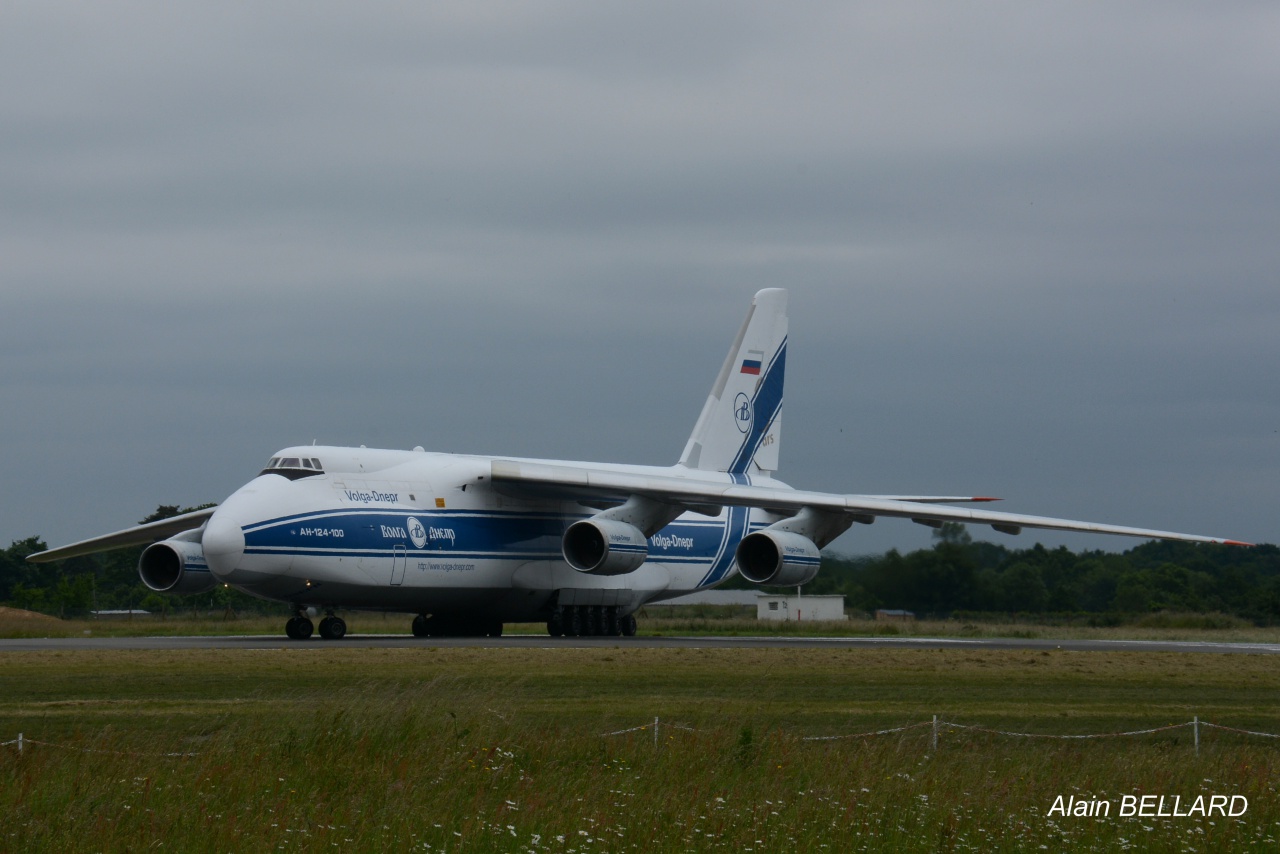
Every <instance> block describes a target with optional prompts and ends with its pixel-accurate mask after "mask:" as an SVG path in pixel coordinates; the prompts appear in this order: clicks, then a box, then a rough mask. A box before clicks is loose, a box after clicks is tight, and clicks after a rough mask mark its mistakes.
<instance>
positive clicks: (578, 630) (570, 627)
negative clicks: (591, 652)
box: [564, 606, 582, 638]
mask: <svg viewBox="0 0 1280 854" xmlns="http://www.w3.org/2000/svg"><path fill="white" fill-rule="evenodd" d="M568 617H569V620H568V622H567V623H566V624H565V627H564V633H565V634H566V635H569V636H570V637H575V638H577V637H582V609H581V608H576V607H573V606H570V608H569V611H568Z"/></svg>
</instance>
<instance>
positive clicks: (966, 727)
mask: <svg viewBox="0 0 1280 854" xmlns="http://www.w3.org/2000/svg"><path fill="white" fill-rule="evenodd" d="M925 727H928V728H929V729H930V736H929V748H930V749H931V750H937V749H938V739H939V736H940V735H941V734H942V733H943V732H944V731H946V732H950V731H960V732H975V733H983V734H985V735H998V736H1002V737H1005V738H1038V739H1056V740H1063V741H1071V740H1082V739H1099V738H1130V737H1136V736H1141V735H1151V734H1153V733H1157V732H1169V731H1172V730H1177V729H1188V728H1189V729H1191V731H1192V733H1193V743H1194V744H1195V751H1196V753H1199V752H1200V730H1201V729H1218V730H1222V731H1223V732H1233V733H1236V734H1237V735H1245V736H1252V737H1257V738H1280V733H1274V732H1258V731H1257V730H1249V729H1241V728H1239V727H1232V726H1225V725H1223V724H1215V723H1211V722H1210V721H1202V720H1200V717H1199V715H1197V716H1195V717H1193V718H1192V719H1191V720H1189V721H1187V722H1186V723H1181V724H1167V725H1165V726H1158V727H1151V728H1150V729H1135V730H1127V731H1125V732H1096V733H1084V734H1071V735H1055V734H1053V733H1044V732H1013V731H1010V730H1002V729H993V728H992V727H986V726H982V725H980V724H961V723H956V722H954V721H947V720H943V719H941V718H939V717H938V716H937V715H934V716H933V719H932V720H928V721H921V722H919V723H914V724H906V725H904V726H898V727H890V728H889V729H878V730H871V731H869V732H854V733H844V734H842V735H808V736H803V737H801V739H800V740H801V741H815V742H816V741H850V740H854V739H866V738H876V737H878V736H884V735H894V734H896V733H904V732H910V731H912V730H918V729H924V728H925ZM663 728H665V729H671V730H675V731H677V732H692V733H697V732H707V731H708V730H700V729H698V728H696V727H691V726H686V725H684V724H679V723H672V722H670V721H667V722H663V721H662V719H661V718H660V717H654V719H653V723H643V724H640V725H639V726H633V727H628V728H627V729H620V730H615V731H614V732H604V733H600V736H599V737H600V738H613V737H616V736H620V735H630V734H633V733H640V732H649V731H652V734H653V746H654V748H655V749H656V748H658V747H659V746H660V742H659V740H658V733H659V730H661V729H663ZM29 745H34V746H38V747H52V748H54V749H57V750H72V751H78V752H80V753H107V754H114V755H117V756H157V757H190V756H198V755H199V754H198V753H140V752H136V751H123V750H103V749H99V748H91V747H73V746H71V745H66V744H55V743H53V742H48V741H37V740H36V739H33V738H27V737H26V736H25V734H23V733H18V737H17V738H15V739H13V740H12V741H0V747H14V748H16V750H17V752H18V754H22V753H24V752H25V751H26V749H27V747H28V746H29Z"/></svg>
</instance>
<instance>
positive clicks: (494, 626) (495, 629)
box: [487, 620, 502, 638]
mask: <svg viewBox="0 0 1280 854" xmlns="http://www.w3.org/2000/svg"><path fill="white" fill-rule="evenodd" d="M487 636H488V637H491V638H500V637H502V623H501V622H500V621H498V620H494V621H493V622H492V623H490V624H489V631H488V632H487Z"/></svg>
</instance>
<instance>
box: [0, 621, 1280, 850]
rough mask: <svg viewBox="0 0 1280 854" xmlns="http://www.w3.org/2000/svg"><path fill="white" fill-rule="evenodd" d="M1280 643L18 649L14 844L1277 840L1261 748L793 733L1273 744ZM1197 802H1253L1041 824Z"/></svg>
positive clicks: (1175, 845)
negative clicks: (1133, 804)
mask: <svg viewBox="0 0 1280 854" xmlns="http://www.w3.org/2000/svg"><path fill="white" fill-rule="evenodd" d="M1272 661H1273V660H1272V659H1269V658H1263V657H1261V656H1207V655H1187V654H1183V655H1179V654H1168V653H1164V654H1133V653H1128V654H1122V653H1070V652H1053V653H1048V652H1045V653H1026V652H1021V653H999V652H983V651H940V650H905V651H904V650H887V651H875V650H872V651H849V650H838V651H793V650H754V651H753V650H679V649H676V650H643V649H628V648H626V646H625V645H624V644H623V643H622V642H621V641H620V642H619V645H618V647H617V648H616V649H612V648H606V649H594V650H588V649H563V648H551V649H537V650H528V649H517V650H511V649H445V648H439V649H433V648H431V647H418V648H413V649H404V650H386V649H368V648H360V647H358V646H356V645H350V646H338V647H334V646H332V645H319V644H316V645H304V646H302V647H298V646H289V645H285V644H282V648H281V649H275V650H257V651H250V650H241V651H226V650H224V651H216V650H214V651H209V650H190V651H183V652H163V651H140V652H77V653H59V652H49V653H4V654H0V739H3V740H8V739H10V738H12V737H13V736H14V735H15V734H16V733H17V732H19V731H22V732H24V733H25V736H26V738H27V739H34V740H39V741H42V742H48V743H49V744H48V745H46V744H30V743H29V744H28V745H27V746H26V749H25V750H24V751H23V752H22V754H21V755H19V754H17V753H16V752H15V750H14V748H13V747H12V746H9V747H4V748H0V850H3V851H37V852H39V851H51V852H52V851H57V852H64V851H140V850H150V849H152V848H156V849H159V850H177V851H273V850H301V851H320V850H331V849H333V848H335V847H336V848H338V849H345V850H350V851H384V850H395V851H414V850H416V851H442V850H444V851H452V852H487V851H554V852H568V851H573V852H601V851H605V852H609V851H617V852H622V851H645V852H648V851H657V852H665V851H714V850H721V849H725V850H730V849H731V850H751V851H779V850H802V851H823V850H830V851H844V850H854V851H856V850H898V851H937V850H943V851H965V850H982V851H988V850H1030V851H1036V850H1041V848H1040V846H1047V849H1048V850H1064V849H1069V850H1099V851H1102V850H1106V851H1111V850H1123V849H1125V848H1126V847H1127V848H1131V849H1133V850H1151V851H1224V850H1255V849H1261V850H1269V849H1273V848H1274V847H1275V843H1276V839H1277V833H1276V831H1277V829H1278V828H1280V825H1278V824H1277V822H1280V806H1277V803H1278V802H1277V797H1276V790H1275V782H1274V780H1275V777H1276V773H1277V772H1278V771H1280V763H1278V762H1277V757H1278V754H1277V752H1276V751H1277V750H1278V749H1280V745H1277V744H1275V743H1274V742H1273V741H1271V740H1261V739H1251V738H1249V737H1246V736H1243V735H1239V734H1236V733H1231V732H1225V731H1220V730H1215V731H1213V732H1211V733H1205V734H1204V742H1203V744H1202V745H1201V749H1200V751H1199V753H1197V752H1196V751H1195V749H1194V747H1193V745H1192V743H1191V733H1190V732H1189V731H1188V730H1186V729H1179V730H1167V731H1163V732H1160V733H1155V734H1153V735H1148V736H1140V737H1134V738H1125V739H1110V740H1097V741H1094V740H1028V739H1014V738H1007V737H999V736H994V735H991V734H985V733H980V732H975V731H969V730H966V731H956V730H944V731H943V732H942V733H941V735H940V740H939V742H938V745H937V748H936V750H935V749H934V748H933V747H932V745H931V732H930V728H928V727H919V728H915V729H911V730H908V731H906V732H901V733H895V734H891V735H884V736H878V737H848V738H841V739H838V740H831V741H814V740H807V739H808V738H810V737H813V736H848V735H852V734H854V733H860V732H865V731H868V730H874V729H880V728H884V727H889V726H895V725H901V724H908V723H915V722H917V721H921V720H929V718H930V714H931V713H932V712H937V713H942V714H943V715H945V716H946V717H947V718H948V719H951V720H955V721H958V722H961V723H983V724H986V725H988V726H991V727H993V728H1001V729H1013V730H1020V731H1034V732H1040V733H1046V734H1060V735H1065V734H1079V733H1096V732H1103V731H1114V730H1120V729H1135V728H1140V727H1144V726H1154V725H1161V724H1168V723H1181V722H1183V721H1186V720H1189V719H1190V718H1191V716H1192V714H1199V715H1200V716H1201V717H1202V718H1209V719H1211V720H1215V721H1217V722H1220V723H1226V724H1232V725H1237V726H1248V727H1250V728H1256V729H1261V730H1266V731H1270V732H1280V712H1278V711H1277V710H1276V707H1275V704H1274V698H1275V696H1276V688H1277V681H1278V678H1277V676H1276V675H1275V670H1274V666H1273V665H1272ZM655 715H659V716H660V717H661V722H660V726H659V728H658V730H657V736H658V738H657V741H656V743H655V739H654V729H653V728H652V721H653V718H654V716H655ZM640 727H643V728H640ZM621 730H627V731H626V732H619V731H621ZM615 733H616V734H615ZM51 745H52V746H51ZM1202 793H1203V794H1220V795H1221V794H1225V795H1233V794H1241V795H1244V796H1246V797H1247V798H1248V799H1249V811H1248V812H1247V813H1246V814H1245V815H1244V816H1242V817H1240V818H1238V819H1224V818H1222V817H1213V818H1205V819H1187V818H1179V819H1173V818H1159V819H1157V818H1146V819H1124V818H1120V817H1119V816H1118V815H1117V814H1116V811H1117V809H1118V808H1117V806H1113V807H1112V809H1113V813H1112V816H1110V817H1108V818H1106V819H1082V818H1062V817H1058V816H1050V815H1048V811H1049V809H1050V807H1051V806H1052V804H1053V802H1054V799H1055V798H1056V797H1057V796H1059V795H1063V796H1075V797H1077V798H1099V799H1108V800H1112V801H1118V799H1119V798H1120V797H1121V796H1123V795H1125V794H1138V795H1142V794H1165V795H1170V796H1172V795H1180V796H1182V798H1183V800H1184V801H1188V800H1189V799H1190V798H1192V797H1194V796H1196V795H1198V794H1202Z"/></svg>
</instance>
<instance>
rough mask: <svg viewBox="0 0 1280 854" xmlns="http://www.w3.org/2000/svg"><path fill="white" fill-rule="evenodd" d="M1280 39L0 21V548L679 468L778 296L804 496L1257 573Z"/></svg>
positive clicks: (1111, 16)
mask: <svg viewBox="0 0 1280 854" xmlns="http://www.w3.org/2000/svg"><path fill="white" fill-rule="evenodd" d="M1277 45H1280V7H1277V6H1276V4H1274V3H1268V2H1217V3H1179V2H1168V0H1162V2H1152V3H1141V2H1135V3H1124V4H1110V3H1081V2H1062V3H1036V4H1023V3H1009V2H1004V3H962V4H957V3H937V4H915V3H910V2H895V3H868V4H859V3H849V2H832V3H823V2H812V3H804V4H751V3H742V2H724V3H696V2H695V3H690V2H678V3H662V2H652V1H651V2H645V3H636V4H612V3H598V2H582V3H574V2H566V3H489V2H475V0H471V2H465V3H431V4H416V3H360V4H356V3H350V4H345V3H332V2H310V3H276V4H263V3H243V4H239V3H230V2H225V3H214V4H211V3H199V4H196V3H171V2H166V3H145V2H143V3H128V2H122V3H111V4H92V3H90V4H86V3H83V2H75V3H71V2H58V0H39V2H22V0H11V2H8V3H6V4H5V7H4V11H3V12H0V79H3V80H4V81H5V85H4V86H3V87H0V390H2V394H3V405H2V406H0V443H2V444H0V450H2V453H0V488H2V490H3V491H2V493H0V494H2V495H3V498H2V499H0V540H2V541H3V542H4V543H6V544H7V543H8V542H9V541H11V540H14V539H22V538H25V537H27V536H31V535H33V534H38V535H40V536H42V537H44V538H45V539H46V540H47V541H48V542H49V543H50V544H51V545H56V544H59V543H65V542H68V541H71V540H78V539H82V538H85V537H89V536H93V535H96V534H100V533H105V532H108V531H111V530H115V529H118V528H121V527H126V526H128V525H131V524H133V523H135V522H136V521H137V520H139V519H141V518H142V517H143V516H145V515H146V514H148V513H150V512H151V511H152V510H154V509H155V507H156V506H157V505H158V504H162V503H164V504H184V505H189V504H196V503H202V502H207V501H220V500H222V499H223V498H224V497H225V496H226V495H228V494H229V493H231V492H232V491H234V490H235V489H236V488H237V487H238V486H240V485H241V483H243V482H244V481H246V480H248V479H249V478H251V477H252V476H253V475H254V474H255V473H256V472H257V470H258V469H259V468H260V467H261V466H262V464H263V463H264V462H265V461H266V460H267V458H268V457H270V456H271V455H272V453H273V452H274V451H275V450H277V449H278V448H280V447H283V446H286V445H291V444H297V443H308V442H311V441H312V440H313V439H314V440H318V441H319V442H320V443H322V444H326V443H327V444H367V445H369V446H384V447H412V446H414V445H419V444H420V445H423V446H425V447H427V448H428V449H431V450H444V451H459V452H468V453H482V454H499V455H523V456H535V457H550V458H561V459H584V460H608V461H615V462H636V463H648V464H667V463H672V462H674V461H675V459H676V458H677V456H678V455H679V453H680V451H681V449H682V448H683V446H684V442H685V439H686V437H687V435H688V433H689V430H690V429H691V428H692V425H693V422H694V420H695V419H696V417H697V415H698V412H699V410H700V409H701V406H702V402H703V400H704V398H705V396H706V393H707V391H708V389H709V387H710V384H711V381H712V379H713V378H714V376H715V373H716V371H717V370H718V368H719V366H720V362H721V360H722V359H723V358H724V352H725V350H726V348H727V347H728V344H729V342H730V340H731V339H732V336H733V334H734V333H735V332H736V331H737V328H738V325H739V323H740V321H741V318H742V316H743V313H744V312H745V310H746V307H747V305H748V303H749V301H750V298H751V295H752V294H753V293H754V292H755V291H756V290H758V289H760V288H763V287H778V286H781V287H787V288H789V289H790V291H791V346H790V353H789V358H788V369H789V375H788V377H787V388H786V399H787V403H786V409H785V421H784V433H783V448H782V470H781V472H780V473H779V475H780V477H782V478H783V479H785V480H787V481H788V482H790V483H792V484H793V485H795V486H798V487H804V488H810V489H823V490H831V491H840V492H871V493H906V492H924V493H943V494H952V493H973V494H988V495H999V496H1003V497H1004V498H1006V499H1007V500H1006V501H1005V502H1004V504H1003V506H1002V508H1001V509H1005V510H1009V511H1011V512H1024V513H1037V514H1044V515H1054V516H1065V517H1068V518H1078V519H1087V520H1091V521H1100V522H1113V523H1118V524H1128V525H1137V526H1143V527H1156V528H1164V529H1173V530H1183V531H1189V532H1193V533H1202V534H1209V535H1215V536H1226V537H1232V538H1242V539H1248V540H1255V541H1266V542H1276V541H1277V540H1278V539H1280V530H1278V527H1280V526H1278V524H1277V509H1278V508H1280V501H1278V500H1277V499H1280V394H1278V392H1280V388H1278V386H1280V381H1278V380H1277V367H1278V366H1280V334H1278V333H1280V274H1278V272H1277V271H1280V51H1277V49H1276V46H1277ZM856 527H857V528H858V530H857V531H856V532H853V533H852V534H850V535H846V536H845V537H844V538H842V539H841V540H839V541H838V543H837V547H838V548H840V549H842V550H844V551H848V552H873V551H883V550H885V549H887V548H891V547H898V548H901V549H909V548H914V547H917V546H920V545H927V544H928V542H929V537H928V532H927V531H926V530H925V529H923V528H920V527H918V526H915V525H912V524H910V523H908V522H899V521H893V520H881V521H880V522H879V523H877V524H876V525H875V526H873V527H871V528H863V527H862V526H856ZM974 533H975V534H977V535H980V536H983V537H984V538H990V539H995V540H996V541H998V542H1004V543H1006V544H1009V545H1011V546H1030V545H1032V544H1033V543H1034V542H1035V541H1036V540H1037V539H1040V540H1042V541H1044V542H1046V543H1050V544H1057V543H1066V544H1068V545H1071V546H1072V547H1073V548H1081V547H1088V548H1109V549H1122V548H1128V547H1130V546H1132V545H1133V544H1134V543H1133V542H1132V541H1128V540H1116V539H1108V538H1100V537H1083V536H1081V537H1065V536H1055V535H1048V536H1046V535H1037V534H1036V533H1034V532H1028V533H1026V534H1023V535H1022V536H1021V537H1018V538H1008V537H1004V536H1003V535H998V534H995V533H993V532H991V531H990V530H989V529H978V530H975V531H974Z"/></svg>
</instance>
